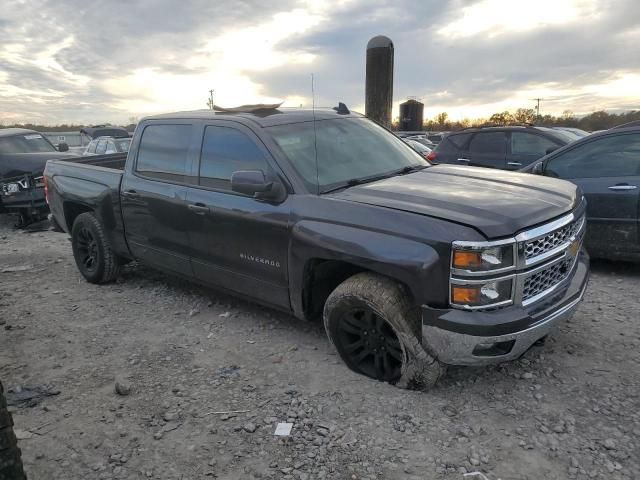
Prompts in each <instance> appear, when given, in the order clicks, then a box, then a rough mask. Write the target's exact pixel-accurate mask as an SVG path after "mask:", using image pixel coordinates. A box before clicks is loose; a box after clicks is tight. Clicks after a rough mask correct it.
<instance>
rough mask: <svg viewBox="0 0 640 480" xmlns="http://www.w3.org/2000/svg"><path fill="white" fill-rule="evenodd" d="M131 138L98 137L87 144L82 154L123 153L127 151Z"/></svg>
mask: <svg viewBox="0 0 640 480" xmlns="http://www.w3.org/2000/svg"><path fill="white" fill-rule="evenodd" d="M130 145H131V138H130V137H126V138H117V137H106V136H105V137H98V138H95V139H93V140H91V142H89V145H87V148H86V149H85V151H84V152H83V153H82V155H108V154H110V153H124V152H128V151H129V146H130Z"/></svg>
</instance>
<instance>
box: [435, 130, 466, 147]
mask: <svg viewBox="0 0 640 480" xmlns="http://www.w3.org/2000/svg"><path fill="white" fill-rule="evenodd" d="M470 136H471V134H470V133H457V134H453V135H447V136H446V137H444V139H443V141H442V142H441V143H440V144H445V143H446V142H445V141H444V140H445V139H446V140H449V141H450V142H451V143H452V144H453V145H455V147H456V148H457V149H461V148H463V147H464V146H465V144H466V143H467V141H468V140H469V137H470Z"/></svg>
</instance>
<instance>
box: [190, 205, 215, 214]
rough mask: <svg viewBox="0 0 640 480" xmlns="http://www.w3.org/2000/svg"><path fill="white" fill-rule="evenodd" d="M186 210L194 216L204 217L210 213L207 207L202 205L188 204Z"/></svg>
mask: <svg viewBox="0 0 640 480" xmlns="http://www.w3.org/2000/svg"><path fill="white" fill-rule="evenodd" d="M187 208H188V209H189V210H191V211H192V212H193V213H195V214H196V215H205V214H207V213H209V211H210V209H209V207H207V206H206V205H204V204H202V203H190V204H189V205H187Z"/></svg>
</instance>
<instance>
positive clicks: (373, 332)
mask: <svg viewBox="0 0 640 480" xmlns="http://www.w3.org/2000/svg"><path fill="white" fill-rule="evenodd" d="M323 317H324V326H325V329H326V331H327V335H328V336H329V340H330V341H331V343H332V344H333V345H334V347H335V348H336V350H337V351H338V354H339V355H340V357H341V358H342V360H343V361H344V362H345V364H346V365H347V366H348V367H349V368H350V369H352V370H353V371H355V372H358V373H361V374H363V375H366V376H368V377H371V378H375V379H376V380H380V381H385V382H389V383H391V384H394V385H396V386H398V387H401V388H407V389H411V390H428V389H429V388H431V387H432V386H433V385H435V384H436V382H437V381H438V380H439V379H440V378H441V377H442V376H443V375H444V373H445V371H446V368H445V366H444V365H442V364H441V363H440V362H438V361H437V360H436V359H435V358H433V357H432V356H431V355H429V354H428V353H427V352H426V350H425V349H424V348H423V347H422V344H421V342H420V337H421V330H422V328H421V321H420V315H419V311H418V310H417V309H416V308H415V307H413V306H412V305H411V303H410V302H409V296H408V295H407V293H406V292H405V289H404V288H403V286H402V285H400V284H399V283H398V282H395V281H394V280H391V279H389V278H386V277H383V276H380V275H376V274H372V273H359V274H357V275H354V276H353V277H350V278H348V279H347V280H345V281H344V282H343V283H341V284H340V285H338V287H337V288H336V289H335V290H334V291H333V292H332V293H331V295H329V298H328V299H327V301H326V303H325V306H324V314H323Z"/></svg>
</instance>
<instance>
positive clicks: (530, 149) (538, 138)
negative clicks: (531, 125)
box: [511, 132, 558, 157]
mask: <svg viewBox="0 0 640 480" xmlns="http://www.w3.org/2000/svg"><path fill="white" fill-rule="evenodd" d="M557 146H558V145H556V144H555V143H554V142H552V141H551V140H549V139H547V138H545V137H543V136H542V135H535V134H533V133H526V132H511V153H512V154H513V155H537V156H538V157H542V156H544V155H546V154H547V149H549V148H551V147H557Z"/></svg>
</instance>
